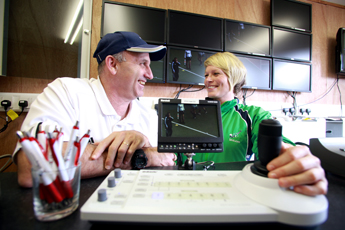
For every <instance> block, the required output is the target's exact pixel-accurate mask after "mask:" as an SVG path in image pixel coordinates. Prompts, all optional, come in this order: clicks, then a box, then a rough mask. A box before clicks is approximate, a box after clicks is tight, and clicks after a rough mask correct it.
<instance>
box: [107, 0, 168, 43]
mask: <svg viewBox="0 0 345 230" xmlns="http://www.w3.org/2000/svg"><path fill="white" fill-rule="evenodd" d="M165 15H166V10H163V9H162V10H161V9H155V8H146V7H145V8H144V7H137V6H131V5H119V4H114V3H104V12H103V24H102V34H101V36H102V37H103V36H104V35H105V34H107V33H114V32H115V31H131V32H135V33H137V34H138V35H139V36H140V37H141V38H142V39H143V40H144V41H146V42H152V43H162V44H164V43H165Z"/></svg>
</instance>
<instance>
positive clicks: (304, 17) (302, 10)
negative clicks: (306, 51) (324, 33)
mask: <svg viewBox="0 0 345 230" xmlns="http://www.w3.org/2000/svg"><path fill="white" fill-rule="evenodd" d="M271 4H272V8H271V11H272V12H271V14H272V25H274V26H282V27H287V28H293V29H301V30H304V31H309V32H311V28H312V27H311V12H312V10H311V5H310V4H306V3H301V2H297V1H291V0H272V1H271Z"/></svg>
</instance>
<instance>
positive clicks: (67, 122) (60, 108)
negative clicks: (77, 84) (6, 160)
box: [13, 78, 77, 157]
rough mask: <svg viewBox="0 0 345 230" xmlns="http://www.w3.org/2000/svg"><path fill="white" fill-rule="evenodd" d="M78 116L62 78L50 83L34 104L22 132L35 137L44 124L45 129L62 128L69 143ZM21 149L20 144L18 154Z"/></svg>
mask: <svg viewBox="0 0 345 230" xmlns="http://www.w3.org/2000/svg"><path fill="white" fill-rule="evenodd" d="M76 119H77V115H76V112H75V109H74V107H73V98H72V96H71V95H70V93H69V92H68V90H67V88H66V87H64V84H63V80H61V79H60V78H58V79H56V80H55V81H53V82H52V83H50V84H49V85H48V86H47V87H46V88H45V89H44V91H43V93H41V94H40V95H39V96H38V97H37V98H36V100H35V101H34V102H33V103H32V105H31V107H30V110H29V112H28V114H27V116H26V118H25V120H24V122H23V124H22V126H21V131H25V132H28V133H29V134H30V135H32V136H35V135H36V130H37V126H38V125H39V124H40V123H43V124H44V127H45V128H49V130H52V129H54V128H55V126H58V128H62V129H63V132H64V137H63V138H64V140H65V141H67V140H68V138H69V136H70V132H71V127H73V125H74V124H75V122H76ZM20 148H21V146H20V144H19V143H18V144H17V146H16V148H15V150H14V154H13V157H14V155H15V154H16V152H17V151H18V150H19V149H20Z"/></svg>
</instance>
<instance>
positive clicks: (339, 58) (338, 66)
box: [335, 28, 345, 75]
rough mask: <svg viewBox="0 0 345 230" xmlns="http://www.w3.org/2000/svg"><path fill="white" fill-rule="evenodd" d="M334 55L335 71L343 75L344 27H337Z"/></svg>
mask: <svg viewBox="0 0 345 230" xmlns="http://www.w3.org/2000/svg"><path fill="white" fill-rule="evenodd" d="M335 55H336V56H335V72H336V73H337V74H341V75H345V60H344V58H345V28H339V29H338V32H337V46H336V52H335Z"/></svg>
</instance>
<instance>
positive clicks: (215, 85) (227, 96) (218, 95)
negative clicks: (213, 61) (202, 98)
mask: <svg viewBox="0 0 345 230" xmlns="http://www.w3.org/2000/svg"><path fill="white" fill-rule="evenodd" d="M204 83H205V87H206V89H207V93H208V97H210V98H213V99H216V100H218V101H220V102H221V104H222V103H224V102H225V101H230V100H232V99H233V98H234V94H233V92H232V91H230V84H229V81H228V76H227V75H226V74H225V73H224V72H223V70H221V69H220V68H217V67H214V66H207V67H206V69H205V81H204Z"/></svg>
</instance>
